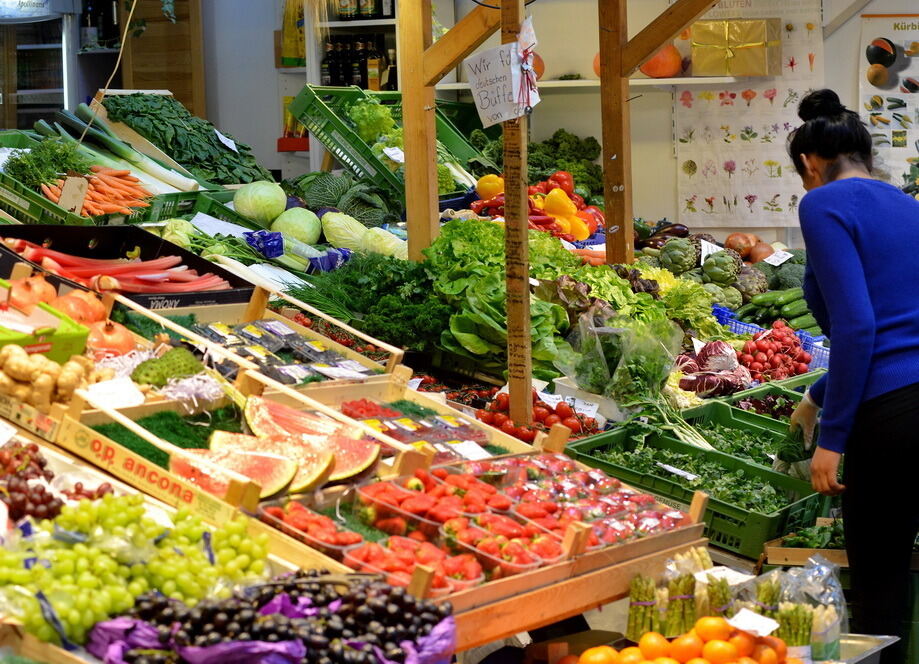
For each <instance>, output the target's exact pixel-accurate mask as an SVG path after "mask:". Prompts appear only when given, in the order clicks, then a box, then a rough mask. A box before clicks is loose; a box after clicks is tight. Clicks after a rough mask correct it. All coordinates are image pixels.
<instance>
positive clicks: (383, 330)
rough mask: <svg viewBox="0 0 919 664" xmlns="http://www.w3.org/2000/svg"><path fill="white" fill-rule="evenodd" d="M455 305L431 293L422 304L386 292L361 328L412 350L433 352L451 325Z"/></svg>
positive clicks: (382, 339) (360, 323)
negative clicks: (436, 343) (443, 332)
mask: <svg viewBox="0 0 919 664" xmlns="http://www.w3.org/2000/svg"><path fill="white" fill-rule="evenodd" d="M451 314H453V307H451V306H449V305H446V304H444V303H443V302H441V301H440V300H439V299H437V297H436V296H434V295H430V296H428V298H427V299H426V300H424V301H423V302H421V303H417V304H413V303H406V302H405V300H403V299H402V298H401V297H399V296H397V295H384V296H383V297H381V298H380V299H379V300H378V301H377V302H376V303H375V304H374V305H373V306H372V307H371V309H370V311H369V312H368V313H367V315H366V316H364V318H363V320H361V321H360V322H359V326H360V328H361V329H362V330H363V331H364V332H366V333H367V334H369V335H371V336H373V337H376V338H377V339H380V340H381V341H385V342H387V343H391V344H394V345H397V346H403V345H404V346H405V347H406V348H408V349H409V350H419V351H431V350H434V345H435V342H436V341H437V340H438V339H440V335H441V332H442V331H443V330H445V329H447V328H448V327H449V326H450V315H451Z"/></svg>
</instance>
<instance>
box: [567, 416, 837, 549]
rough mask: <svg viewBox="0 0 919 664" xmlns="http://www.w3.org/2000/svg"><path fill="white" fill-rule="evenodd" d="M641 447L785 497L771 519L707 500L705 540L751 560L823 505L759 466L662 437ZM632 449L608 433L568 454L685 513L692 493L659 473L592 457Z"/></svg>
mask: <svg viewBox="0 0 919 664" xmlns="http://www.w3.org/2000/svg"><path fill="white" fill-rule="evenodd" d="M645 444H646V445H649V446H651V447H654V448H658V449H667V450H673V451H675V452H680V453H684V454H692V455H697V456H703V457H705V458H706V460H708V461H714V462H716V463H718V464H720V465H722V466H724V468H725V470H726V471H731V472H733V471H736V470H743V471H744V473H746V474H747V475H751V476H754V477H756V478H758V479H760V480H762V481H766V482H768V483H769V484H772V485H773V486H775V487H777V488H779V489H782V490H784V491H787V492H789V493H790V495H791V496H792V497H793V498H794V502H792V503H791V504H790V505H787V506H786V507H784V508H782V509H781V510H778V511H777V512H773V513H772V514H760V513H758V512H752V511H750V510H746V509H742V508H740V507H736V506H734V505H731V504H729V503H725V502H723V501H721V500H718V499H716V498H711V499H710V500H709V503H708V509H707V510H706V512H705V517H704V519H705V522H706V524H707V531H706V534H707V536H708V538H709V540H710V541H711V543H712V544H713V545H714V546H717V547H720V548H722V549H726V550H728V551H733V552H735V553H738V554H740V555H742V556H746V557H748V558H753V559H756V558H758V557H759V556H760V554H761V553H762V552H763V544H765V543H766V542H768V541H769V540H771V539H775V538H776V537H780V536H782V535H784V534H785V533H787V532H790V531H792V530H795V529H798V528H802V527H805V526H810V525H813V523H814V520H815V519H816V518H817V517H818V516H820V514H821V513H822V510H823V507H824V504H823V501H822V500H821V496H820V495H819V494H817V493H814V492H813V490H812V489H811V487H810V485H809V484H808V483H807V482H802V481H801V480H797V479H794V478H792V477H789V476H788V475H783V474H781V473H777V472H774V471H772V470H769V469H767V468H764V467H763V466H758V465H756V464H752V463H746V462H744V461H740V460H739V459H735V458H734V457H732V456H729V455H727V454H722V453H721V452H715V451H709V450H702V449H699V448H695V447H692V446H690V445H687V444H685V443H682V442H680V441H678V440H675V439H671V438H668V437H665V436H650V437H649V438H648V439H647V440H646V441H645ZM635 445H636V443H635V442H634V441H631V440H630V439H629V437H628V433H627V432H626V431H625V430H624V429H614V430H613V431H610V432H608V433H605V434H601V435H599V436H593V437H591V438H588V439H585V440H583V441H578V442H576V443H573V444H571V445H570V446H569V447H568V450H569V452H570V453H571V454H573V455H574V456H575V457H576V458H577V459H578V460H579V461H581V462H582V463H585V464H587V465H588V466H592V467H595V468H600V469H601V470H603V471H604V472H606V473H608V474H610V475H612V476H613V477H618V478H619V479H621V480H623V481H624V482H626V483H627V484H631V485H633V486H635V487H638V488H640V489H644V490H646V491H650V492H651V493H652V494H654V495H656V496H658V497H659V498H661V499H662V501H663V502H665V503H666V504H670V505H674V506H676V507H680V508H682V509H686V508H687V507H688V505H689V504H690V502H691V501H692V496H693V489H689V488H686V487H685V486H683V485H681V484H679V483H677V482H676V481H673V480H670V479H668V478H667V477H664V476H663V473H664V472H665V471H661V472H662V474H661V475H660V476H658V475H651V474H644V473H640V472H636V471H634V470H631V469H628V468H624V467H622V466H619V465H616V464H613V463H610V462H609V461H606V460H604V459H601V458H599V457H597V456H596V454H597V452H600V451H603V450H607V449H610V448H622V447H623V446H625V447H626V448H627V449H631V448H634V446H635Z"/></svg>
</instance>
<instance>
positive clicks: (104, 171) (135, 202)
mask: <svg viewBox="0 0 919 664" xmlns="http://www.w3.org/2000/svg"><path fill="white" fill-rule="evenodd" d="M90 170H91V171H92V175H89V176H87V178H86V179H87V180H89V189H88V190H87V192H86V198H85V199H84V200H83V209H82V210H81V211H80V214H82V215H83V216H84V217H95V216H97V215H100V214H131V213H133V212H134V209H133V208H144V207H149V206H150V204H149V203H147V202H146V199H147V198H150V197H151V196H152V194H151V193H150V192H149V191H147V190H146V189H144V188H143V187H142V186H140V180H139V179H137V178H136V177H134V176H133V175H131V171H129V170H121V171H120V170H115V169H114V168H106V167H105V166H92V167H90ZM63 186H64V180H63V179H61V180H57V181H56V182H53V183H50V184H43V185H42V186H41V191H42V194H44V195H45V198H47V199H48V200H49V201H51V202H52V203H57V202H59V201H60V200H61V188H62V187H63Z"/></svg>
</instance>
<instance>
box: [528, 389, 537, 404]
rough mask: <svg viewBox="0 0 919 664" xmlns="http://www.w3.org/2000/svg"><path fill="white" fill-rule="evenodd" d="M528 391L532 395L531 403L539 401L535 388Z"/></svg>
mask: <svg viewBox="0 0 919 664" xmlns="http://www.w3.org/2000/svg"><path fill="white" fill-rule="evenodd" d="M530 391H531V392H532V393H533V403H534V404H535V403H536V402H537V401H539V392H537V391H536V388H535V387H531V388H530Z"/></svg>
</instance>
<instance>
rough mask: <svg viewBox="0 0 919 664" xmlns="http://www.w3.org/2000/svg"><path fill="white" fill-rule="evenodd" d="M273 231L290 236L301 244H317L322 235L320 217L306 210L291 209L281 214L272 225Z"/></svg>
mask: <svg viewBox="0 0 919 664" xmlns="http://www.w3.org/2000/svg"><path fill="white" fill-rule="evenodd" d="M271 230H273V231H277V232H279V233H284V234H285V235H290V236H291V237H292V238H294V239H296V240H300V242H305V243H306V244H316V242H318V241H319V235H320V234H321V233H322V224H321V223H320V222H319V217H317V216H316V215H315V214H313V213H312V212H310V211H309V210H307V209H306V208H299V207H295V208H290V209H289V210H286V211H284V212H282V213H281V215H280V216H279V217H278V218H277V219H275V220H274V221H273V222H272V224H271Z"/></svg>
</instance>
